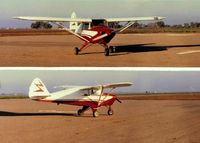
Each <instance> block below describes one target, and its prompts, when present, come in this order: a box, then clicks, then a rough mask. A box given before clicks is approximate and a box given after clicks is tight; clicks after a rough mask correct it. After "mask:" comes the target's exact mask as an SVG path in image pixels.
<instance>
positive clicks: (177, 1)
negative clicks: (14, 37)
mask: <svg viewBox="0 0 200 143" xmlns="http://www.w3.org/2000/svg"><path fill="white" fill-rule="evenodd" d="M199 7H200V2H199V0H1V3H0V27H1V28H3V27H4V28H6V27H30V22H24V21H17V20H13V19H12V17H15V16H49V17H70V15H71V13H72V12H73V11H75V12H76V13H77V15H78V16H79V17H82V18H105V17H106V18H108V17H136V16H164V17H167V19H166V20H165V23H166V24H179V23H185V22H191V21H194V22H200V15H199V13H200V8H199Z"/></svg>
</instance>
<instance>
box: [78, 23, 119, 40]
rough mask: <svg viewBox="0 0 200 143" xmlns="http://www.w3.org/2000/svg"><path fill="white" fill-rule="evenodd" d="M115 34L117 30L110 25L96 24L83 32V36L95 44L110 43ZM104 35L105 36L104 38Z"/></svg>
mask: <svg viewBox="0 0 200 143" xmlns="http://www.w3.org/2000/svg"><path fill="white" fill-rule="evenodd" d="M115 35H116V33H115V31H114V30H113V29H111V28H109V27H108V26H94V27H92V28H91V29H88V30H83V31H82V32H81V36H82V37H84V38H85V39H87V40H88V41H90V43H93V44H95V43H98V44H108V43H109V42H110V41H111V40H112V39H113V38H114V36H115ZM102 36H103V37H104V38H102Z"/></svg>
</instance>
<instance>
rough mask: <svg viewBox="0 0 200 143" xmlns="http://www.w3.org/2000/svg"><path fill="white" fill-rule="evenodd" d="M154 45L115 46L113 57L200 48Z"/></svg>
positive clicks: (195, 45)
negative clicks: (121, 54) (119, 54)
mask: <svg viewBox="0 0 200 143" xmlns="http://www.w3.org/2000/svg"><path fill="white" fill-rule="evenodd" d="M154 44H155V43H146V44H135V45H120V46H115V53H114V54H113V56H115V55H118V53H123V52H126V53H124V54H128V53H140V52H159V51H166V50H168V49H170V48H191V47H197V46H200V44H194V45H167V46H156V45H154Z"/></svg>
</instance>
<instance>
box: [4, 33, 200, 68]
mask: <svg viewBox="0 0 200 143" xmlns="http://www.w3.org/2000/svg"><path fill="white" fill-rule="evenodd" d="M51 34H52V33H51ZM199 39H200V34H198V33H197V34H195V33H194V34H166V33H164V34H119V35H117V36H116V37H115V38H114V39H113V41H112V42H111V43H110V45H114V46H116V53H113V54H111V56H109V57H105V56H104V49H103V48H101V47H99V46H98V45H93V46H91V47H90V48H88V49H86V50H85V51H82V53H81V54H80V55H78V56H76V55H74V47H76V46H77V47H80V46H81V44H82V41H81V40H79V39H77V38H76V37H74V36H73V35H49V36H47V35H44V36H42V35H40V36H6V37H0V51H1V52H0V61H1V62H0V66H42V67H47V66H48V67H51V66H53V67H56V66H64V67H65V66H66V67H68V66H69V67H71V66H75V67H77V66H81V67H82V66H89V67H199V66H200V58H199V57H200V41H199Z"/></svg>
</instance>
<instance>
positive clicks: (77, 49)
mask: <svg viewBox="0 0 200 143" xmlns="http://www.w3.org/2000/svg"><path fill="white" fill-rule="evenodd" d="M79 51H80V50H79V48H77V47H76V48H74V54H75V55H78V54H79Z"/></svg>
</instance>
